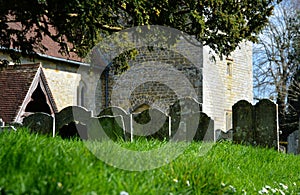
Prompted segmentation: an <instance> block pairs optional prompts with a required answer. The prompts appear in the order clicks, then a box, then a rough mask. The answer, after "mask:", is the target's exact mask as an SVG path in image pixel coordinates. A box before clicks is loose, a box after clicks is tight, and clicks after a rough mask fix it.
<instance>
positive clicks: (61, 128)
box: [55, 106, 91, 139]
mask: <svg viewBox="0 0 300 195" xmlns="http://www.w3.org/2000/svg"><path fill="white" fill-rule="evenodd" d="M90 117H91V112H90V111H88V110H86V109H85V108H83V107H79V106H69V107H66V108H64V109H63V110H61V111H60V112H59V113H57V114H55V131H56V132H57V133H58V134H59V135H61V136H62V137H65V138H70V137H73V136H77V135H79V136H80V137H81V138H83V139H85V138H86V137H87V132H86V127H84V126H85V125H86V124H87V123H88V121H89V119H90Z"/></svg>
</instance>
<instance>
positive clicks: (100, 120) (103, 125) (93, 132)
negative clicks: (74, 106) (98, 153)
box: [87, 116, 125, 141]
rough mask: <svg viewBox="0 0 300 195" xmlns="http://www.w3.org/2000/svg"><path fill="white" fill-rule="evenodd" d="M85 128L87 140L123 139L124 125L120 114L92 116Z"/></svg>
mask: <svg viewBox="0 0 300 195" xmlns="http://www.w3.org/2000/svg"><path fill="white" fill-rule="evenodd" d="M120 124H121V125H120ZM122 124H123V125H122ZM87 128H88V140H90V141H104V140H112V141H117V140H120V139H124V134H125V131H124V129H125V127H124V122H123V117H122V116H101V117H97V118H96V117H92V118H91V119H90V121H89V123H88V124H87Z"/></svg>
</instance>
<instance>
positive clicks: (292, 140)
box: [287, 130, 299, 154]
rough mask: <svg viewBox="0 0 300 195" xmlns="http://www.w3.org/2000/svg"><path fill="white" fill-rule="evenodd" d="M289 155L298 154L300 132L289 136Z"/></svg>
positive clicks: (297, 131)
mask: <svg viewBox="0 0 300 195" xmlns="http://www.w3.org/2000/svg"><path fill="white" fill-rule="evenodd" d="M287 141H288V145H287V153H290V154H298V147H299V130H296V131H294V132H293V133H291V134H290V135H289V136H288V140H287Z"/></svg>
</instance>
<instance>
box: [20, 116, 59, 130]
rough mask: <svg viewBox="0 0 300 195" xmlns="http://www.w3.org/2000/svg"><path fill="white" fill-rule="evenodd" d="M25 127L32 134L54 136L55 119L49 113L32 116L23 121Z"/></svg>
mask: <svg viewBox="0 0 300 195" xmlns="http://www.w3.org/2000/svg"><path fill="white" fill-rule="evenodd" d="M23 125H24V126H26V127H28V128H29V129H30V130H31V132H35V133H40V134H48V135H52V132H53V117H52V116H51V115H49V114H47V113H35V114H31V115H29V116H27V117H25V118H24V119H23Z"/></svg>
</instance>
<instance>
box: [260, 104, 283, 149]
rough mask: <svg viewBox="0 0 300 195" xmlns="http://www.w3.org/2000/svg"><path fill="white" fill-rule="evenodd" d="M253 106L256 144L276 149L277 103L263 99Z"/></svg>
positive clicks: (277, 143)
mask: <svg viewBox="0 0 300 195" xmlns="http://www.w3.org/2000/svg"><path fill="white" fill-rule="evenodd" d="M254 107H255V141H256V144H257V145H260V146H263V147H268V148H275V149H278V146H279V131H278V123H277V122H278V121H277V105H276V104H275V103H273V102H272V101H270V100H267V99H264V100H260V101H259V102H258V103H257V104H256V105H255V106H254Z"/></svg>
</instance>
